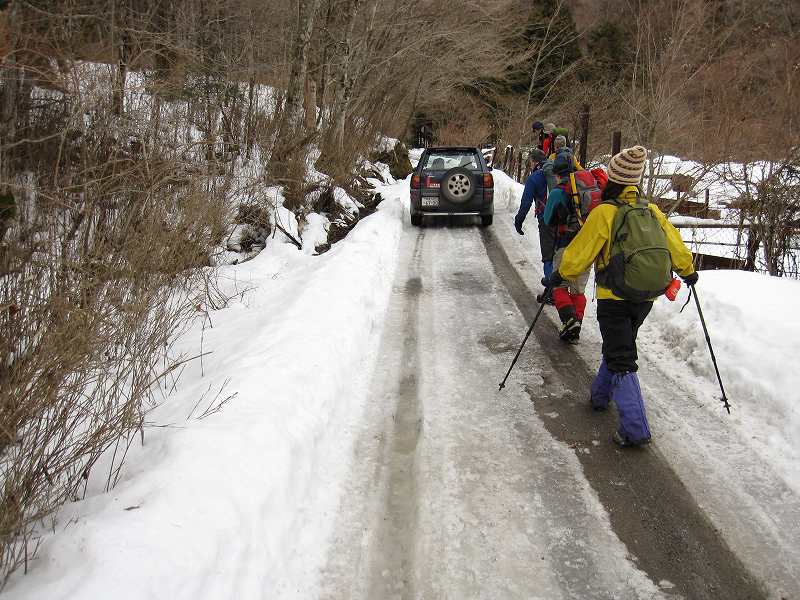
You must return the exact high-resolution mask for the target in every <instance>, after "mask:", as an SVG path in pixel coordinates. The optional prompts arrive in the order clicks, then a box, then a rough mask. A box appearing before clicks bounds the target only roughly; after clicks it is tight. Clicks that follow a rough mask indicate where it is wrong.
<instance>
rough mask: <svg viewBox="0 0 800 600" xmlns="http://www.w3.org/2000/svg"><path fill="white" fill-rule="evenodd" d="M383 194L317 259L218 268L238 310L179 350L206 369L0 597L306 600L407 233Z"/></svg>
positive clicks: (190, 369)
mask: <svg viewBox="0 0 800 600" xmlns="http://www.w3.org/2000/svg"><path fill="white" fill-rule="evenodd" d="M402 187H403V186H402V185H401V186H398V188H402ZM383 193H384V197H387V198H388V199H387V201H385V202H383V203H382V204H381V205H380V206H379V210H378V212H377V213H376V214H374V215H372V216H370V217H368V218H366V219H364V220H363V221H361V222H359V223H358V224H357V226H356V227H355V228H354V230H353V231H352V232H350V234H349V235H348V236H347V238H346V239H345V240H343V241H342V242H340V243H339V244H336V245H335V246H334V247H333V248H332V249H331V250H330V251H329V252H328V253H326V254H324V255H322V256H320V257H311V256H309V255H308V254H306V253H303V252H298V251H297V249H296V248H294V247H293V246H291V245H289V244H285V243H282V242H281V241H280V240H279V239H278V238H277V237H276V238H274V239H270V240H269V241H268V243H267V251H266V252H263V253H262V254H260V255H258V256H257V257H255V258H254V259H253V260H251V261H249V262H247V263H245V264H242V265H237V266H229V267H225V269H224V271H223V273H224V274H225V280H224V281H223V283H222V287H223V290H224V291H225V292H226V293H227V294H229V295H231V296H235V297H234V298H233V299H232V300H231V301H230V303H229V304H228V306H227V308H225V309H222V310H214V311H210V312H209V314H208V318H207V319H205V320H204V321H202V322H201V321H198V323H197V326H196V327H195V328H194V329H193V330H191V331H190V332H189V333H187V334H186V336H185V337H184V338H183V339H182V340H181V344H180V347H179V349H178V350H179V351H181V352H183V353H185V354H186V355H187V356H192V355H196V354H198V353H200V352H201V351H202V352H206V353H209V354H206V355H205V356H204V357H203V360H202V362H201V361H200V360H195V361H193V362H190V363H188V365H187V367H186V369H185V370H184V372H183V373H182V376H181V379H180V381H179V383H178V388H177V391H176V392H174V393H172V394H171V395H170V396H169V397H168V398H165V402H164V403H163V405H162V406H160V407H159V408H157V409H156V410H155V411H154V412H153V413H152V414H151V416H150V420H151V422H153V423H155V424H158V425H159V426H160V427H158V428H150V429H148V431H147V432H146V437H145V444H144V446H143V447H138V446H137V447H136V448H133V449H132V450H131V452H130V454H129V456H128V460H127V470H126V471H125V472H124V477H123V479H122V480H121V482H120V483H119V484H118V486H117V487H116V488H115V489H113V490H112V491H111V492H110V493H102V491H101V490H96V489H90V491H89V494H88V496H87V498H86V499H85V500H83V501H81V502H77V503H74V504H71V505H67V506H65V507H64V508H63V509H62V510H61V511H60V512H59V514H58V517H57V518H58V523H57V526H56V527H55V533H53V532H51V531H46V532H42V535H43V545H42V547H41V550H40V553H39V555H38V557H37V558H36V559H35V560H34V561H32V562H31V563H30V565H29V575H28V576H23V575H22V574H21V573H18V574H16V575H15V576H14V577H13V578H12V580H11V581H10V583H9V585H8V587H7V588H6V590H5V593H6V597H7V598H9V599H15V600H19V599H23V598H27V599H41V598H48V599H57V598H111V597H114V598H117V599H126V598H130V599H134V598H135V599H137V600H139V599H142V598H173V599H181V598H186V599H191V600H200V599H203V598H208V599H217V598H237V599H246V598H275V597H309V596H313V593H311V591H310V590H313V588H314V585H315V578H316V576H317V572H318V569H319V568H320V566H321V564H322V561H323V560H324V557H325V552H326V550H327V544H326V539H327V536H328V535H329V534H330V530H331V526H332V521H333V519H332V515H333V514H334V513H335V511H336V510H337V506H338V502H339V493H340V489H339V486H340V485H341V483H340V482H341V481H343V480H344V473H346V472H347V470H348V467H349V460H350V456H351V454H350V450H351V446H352V441H353V436H354V432H355V424H356V423H357V421H358V419H359V416H360V414H361V411H362V408H363V403H364V402H365V395H366V391H365V390H366V389H367V386H368V384H369V382H368V381H367V380H366V379H367V375H366V374H367V373H370V372H371V367H370V365H371V362H372V361H373V360H374V356H375V352H376V350H377V343H378V340H379V337H380V335H379V334H380V331H381V327H382V323H383V320H384V313H385V310H386V307H387V302H388V298H389V293H390V289H391V284H392V280H393V276H394V271H395V263H396V254H397V248H398V243H399V238H400V234H401V231H402V208H403V205H402V203H401V202H399V201H398V197H394V198H391V197H389V196H390V193H389V191H387V190H383ZM283 216H286V217H288V215H283ZM287 220H288V219H287ZM319 226H320V224H319V223H316V224H315V225H314V227H316V228H318V227H319ZM169 387H170V388H171V387H172V385H171V382H170V385H169ZM167 393H168V391H165V394H167ZM225 399H228V401H227V403H225ZM218 407H219V410H217V408H218Z"/></svg>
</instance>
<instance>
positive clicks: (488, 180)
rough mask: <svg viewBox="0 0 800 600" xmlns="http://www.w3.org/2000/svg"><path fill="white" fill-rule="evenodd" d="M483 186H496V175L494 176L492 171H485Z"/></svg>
mask: <svg viewBox="0 0 800 600" xmlns="http://www.w3.org/2000/svg"><path fill="white" fill-rule="evenodd" d="M483 187H484V188H493V187H494V177H492V174H491V173H484V174H483Z"/></svg>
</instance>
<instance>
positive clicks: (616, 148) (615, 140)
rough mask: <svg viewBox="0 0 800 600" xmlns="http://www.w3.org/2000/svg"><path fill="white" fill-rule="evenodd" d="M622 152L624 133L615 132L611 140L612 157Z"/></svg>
mask: <svg viewBox="0 0 800 600" xmlns="http://www.w3.org/2000/svg"><path fill="white" fill-rule="evenodd" d="M621 150H622V132H621V131H615V132H614V135H613V137H612V138H611V156H614V155H615V154H619V153H620V151H621Z"/></svg>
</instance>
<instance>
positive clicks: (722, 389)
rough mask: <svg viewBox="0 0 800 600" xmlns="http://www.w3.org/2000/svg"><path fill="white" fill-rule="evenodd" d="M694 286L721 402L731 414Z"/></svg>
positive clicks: (693, 287) (695, 298)
mask: <svg viewBox="0 0 800 600" xmlns="http://www.w3.org/2000/svg"><path fill="white" fill-rule="evenodd" d="M691 287H692V290H691V291H692V293H693V294H694V303H695V304H696V305H697V314H699V315H700V323H702V325H703V333H705V334H706V344H708V351H709V352H711V362H713V363H714V371H716V373H717V381H719V389H720V390H721V391H722V398H720V402H722V404H723V406H724V407H725V410H727V411H728V414H731V405H730V404H728V398H727V397H726V396H725V388H724V387H723V386H722V377H720V375H719V368H718V367H717V357H716V356H714V348H712V347H711V338H710V337H709V335H708V327H706V320H705V318H704V317H703V309H701V308H700V300H699V299H698V298H697V289H696V288H695V286H691Z"/></svg>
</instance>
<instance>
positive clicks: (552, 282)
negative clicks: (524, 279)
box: [547, 271, 564, 288]
mask: <svg viewBox="0 0 800 600" xmlns="http://www.w3.org/2000/svg"><path fill="white" fill-rule="evenodd" d="M562 283H564V278H563V277H562V276H561V273H559V272H558V271H553V272H552V273H550V277H548V278H547V287H549V288H555V287H558V286H560V285H561V284H562Z"/></svg>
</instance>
